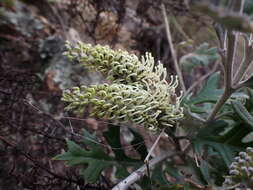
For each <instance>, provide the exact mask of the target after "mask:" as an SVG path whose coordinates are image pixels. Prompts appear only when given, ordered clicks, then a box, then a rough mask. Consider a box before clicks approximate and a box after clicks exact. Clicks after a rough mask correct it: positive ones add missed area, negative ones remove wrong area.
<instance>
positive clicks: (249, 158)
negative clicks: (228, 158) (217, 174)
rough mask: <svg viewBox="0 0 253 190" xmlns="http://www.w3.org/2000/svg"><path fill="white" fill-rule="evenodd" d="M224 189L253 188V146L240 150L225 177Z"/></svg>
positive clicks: (246, 189)
mask: <svg viewBox="0 0 253 190" xmlns="http://www.w3.org/2000/svg"><path fill="white" fill-rule="evenodd" d="M223 187H224V189H238V190H239V189H245V190H248V189H252V188H253V148H252V147H248V148H247V149H246V152H240V153H239V156H237V157H235V161H234V162H233V163H232V164H231V165H230V168H229V176H226V177H225V181H224V183H223Z"/></svg>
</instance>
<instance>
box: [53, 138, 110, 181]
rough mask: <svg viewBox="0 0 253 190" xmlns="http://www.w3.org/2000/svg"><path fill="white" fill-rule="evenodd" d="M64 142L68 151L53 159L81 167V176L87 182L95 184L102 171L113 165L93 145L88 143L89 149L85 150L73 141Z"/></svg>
mask: <svg viewBox="0 0 253 190" xmlns="http://www.w3.org/2000/svg"><path fill="white" fill-rule="evenodd" d="M66 141H67V148H68V151H67V152H65V153H63V154H61V155H58V156H56V157H55V158H54V159H55V160H64V161H67V163H68V164H69V165H71V166H73V165H81V166H83V167H84V168H82V170H81V174H82V175H83V176H84V177H85V179H86V180H87V182H91V183H93V182H95V181H96V180H97V179H98V177H99V176H100V173H101V172H102V170H103V169H105V168H107V167H109V166H112V165H113V164H114V162H113V160H112V159H111V158H110V157H109V156H108V155H107V154H105V153H104V151H103V150H102V149H101V148H100V146H99V145H97V144H95V143H94V144H93V145H91V143H89V144H90V145H91V147H90V149H89V150H85V149H83V148H82V147H80V146H79V145H77V144H76V143H74V142H73V141H70V140H66Z"/></svg>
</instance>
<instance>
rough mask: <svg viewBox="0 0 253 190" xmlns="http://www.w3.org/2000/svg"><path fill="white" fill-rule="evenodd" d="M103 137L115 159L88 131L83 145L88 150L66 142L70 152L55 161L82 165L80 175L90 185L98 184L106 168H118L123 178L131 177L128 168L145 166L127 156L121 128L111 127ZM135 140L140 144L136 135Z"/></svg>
mask: <svg viewBox="0 0 253 190" xmlns="http://www.w3.org/2000/svg"><path fill="white" fill-rule="evenodd" d="M103 135H104V137H105V138H106V140H107V141H108V144H109V145H110V147H111V148H112V151H113V152H114V153H115V157H112V156H109V155H108V154H106V153H105V152H104V150H103V148H102V146H101V145H100V144H99V143H98V140H97V138H96V135H95V133H94V134H90V133H89V132H88V131H87V130H84V138H83V140H82V143H83V144H85V145H86V146H88V147H87V149H84V148H82V147H81V146H79V145H77V144H76V143H75V142H73V141H71V140H66V141H67V148H68V151H67V152H64V153H62V154H60V155H58V156H56V157H55V158H54V159H55V160H64V161H66V162H67V164H69V165H71V166H74V165H80V166H81V170H80V173H81V175H83V176H84V178H85V180H86V181H87V182H89V183H94V182H96V181H97V180H98V178H99V176H100V175H101V172H102V171H103V170H104V169H105V168H108V167H111V166H116V168H117V171H116V176H117V177H121V178H122V177H126V176H127V175H129V173H128V172H127V170H126V167H128V166H132V167H134V168H136V167H139V166H140V165H142V164H143V162H142V161H141V160H139V159H132V158H130V157H128V156H126V154H125V152H124V147H122V144H121V142H120V128H119V127H116V126H112V125H110V126H109V128H108V131H106V132H104V134H103ZM134 140H135V142H137V143H140V142H139V140H140V138H139V139H136V135H134ZM142 142H143V141H142ZM143 146H144V147H143V148H142V149H143V150H145V151H147V150H146V147H145V145H143Z"/></svg>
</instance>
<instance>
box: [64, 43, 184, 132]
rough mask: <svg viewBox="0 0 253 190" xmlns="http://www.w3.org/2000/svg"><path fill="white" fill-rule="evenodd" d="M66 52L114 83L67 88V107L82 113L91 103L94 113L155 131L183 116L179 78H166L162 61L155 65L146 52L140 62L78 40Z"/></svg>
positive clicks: (65, 96) (65, 99)
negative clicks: (168, 79)
mask: <svg viewBox="0 0 253 190" xmlns="http://www.w3.org/2000/svg"><path fill="white" fill-rule="evenodd" d="M66 47H67V51H66V52H65V55H67V56H68V57H69V58H70V59H71V60H77V61H78V62H79V63H81V64H83V65H84V66H85V67H86V68H88V69H93V70H97V71H100V72H102V73H104V74H105V75H106V76H107V80H109V81H111V82H112V84H111V85H108V84H102V85H92V86H90V87H86V86H82V87H81V88H78V87H75V88H73V90H68V91H65V92H64V94H63V101H65V102H68V103H69V106H67V108H66V109H67V110H74V111H75V112H76V113H82V112H83V111H84V109H85V107H87V106H88V105H90V106H91V107H92V108H93V112H92V114H93V115H97V116H98V117H102V118H108V119H119V120H122V121H132V122H134V123H137V124H143V125H144V126H146V127H148V128H149V129H153V130H156V129H158V128H161V127H162V126H172V125H173V124H174V123H175V122H176V120H178V119H180V118H181V117H183V110H182V108H181V107H180V99H181V96H179V97H178V96H176V94H175V89H176V87H177V85H178V79H177V77H173V76H171V78H170V79H171V81H170V83H168V82H167V81H166V74H167V71H166V69H165V68H164V67H163V65H162V64H158V65H157V66H155V61H154V58H153V57H152V56H151V54H149V53H147V54H146V55H145V56H143V57H142V59H141V61H140V60H139V59H138V57H137V56H136V55H133V54H129V53H128V52H125V51H122V50H118V51H114V50H112V49H110V48H109V47H108V46H100V45H96V46H94V47H93V46H91V45H90V44H83V43H81V42H79V43H78V44H77V45H76V46H72V45H71V44H70V43H69V42H67V44H66Z"/></svg>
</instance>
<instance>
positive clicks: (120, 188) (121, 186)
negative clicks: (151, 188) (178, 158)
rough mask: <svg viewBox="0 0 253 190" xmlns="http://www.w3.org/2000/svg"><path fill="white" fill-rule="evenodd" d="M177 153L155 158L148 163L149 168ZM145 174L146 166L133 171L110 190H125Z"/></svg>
mask: <svg viewBox="0 0 253 190" xmlns="http://www.w3.org/2000/svg"><path fill="white" fill-rule="evenodd" d="M176 154H177V153H164V154H162V155H160V156H157V157H155V158H153V159H151V160H150V161H149V168H154V166H155V165H157V164H159V163H161V162H162V161H164V160H165V159H167V158H169V157H172V156H174V155H176ZM146 172H147V167H146V164H144V165H143V166H142V167H140V168H139V169H137V170H136V171H134V172H133V173H132V174H131V175H129V176H128V177H127V178H125V179H124V180H122V181H121V182H120V183H118V184H117V185H116V186H115V187H113V189H112V190H127V189H128V188H129V187H130V185H132V184H134V183H135V182H136V181H138V180H140V179H141V178H142V177H143V176H144V175H145V174H146Z"/></svg>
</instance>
